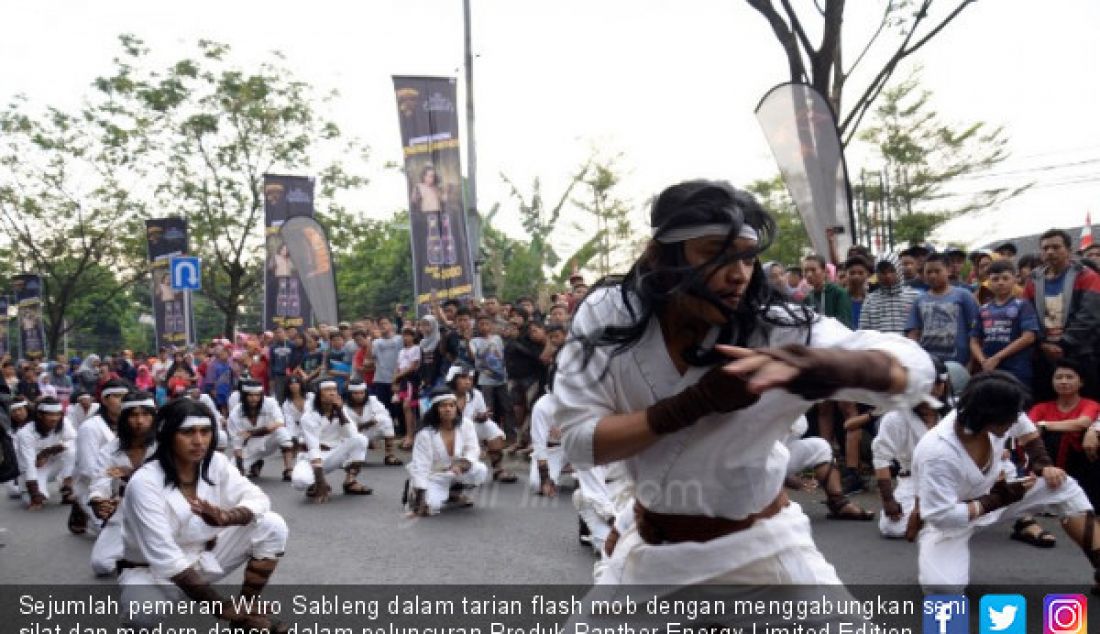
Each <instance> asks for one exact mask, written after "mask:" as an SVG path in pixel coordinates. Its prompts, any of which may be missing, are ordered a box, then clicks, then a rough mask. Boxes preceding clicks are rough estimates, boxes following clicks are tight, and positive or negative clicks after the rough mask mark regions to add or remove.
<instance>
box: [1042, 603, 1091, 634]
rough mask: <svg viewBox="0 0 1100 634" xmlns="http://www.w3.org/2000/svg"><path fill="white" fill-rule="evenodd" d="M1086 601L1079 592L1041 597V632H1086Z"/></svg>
mask: <svg viewBox="0 0 1100 634" xmlns="http://www.w3.org/2000/svg"><path fill="white" fill-rule="evenodd" d="M1088 629H1089V628H1088V603H1087V602H1086V599H1085V597H1084V595H1081V594H1048V595H1046V596H1045V597H1043V634H1086V633H1087V632H1088Z"/></svg>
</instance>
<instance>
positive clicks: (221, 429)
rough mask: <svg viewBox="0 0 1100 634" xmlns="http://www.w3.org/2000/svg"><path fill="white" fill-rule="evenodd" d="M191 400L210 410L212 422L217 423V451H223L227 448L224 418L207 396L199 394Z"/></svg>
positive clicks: (227, 440)
mask: <svg viewBox="0 0 1100 634" xmlns="http://www.w3.org/2000/svg"><path fill="white" fill-rule="evenodd" d="M192 400H195V401H198V402H200V403H202V404H203V405H205V406H206V408H207V409H209V410H210V413H211V414H213V415H214V420H216V421H218V451H225V450H226V449H228V448H229V445H230V443H229V434H228V433H226V431H225V417H224V416H222V413H221V411H219V410H218V406H217V405H216V404H215V403H214V399H212V398H210V395H209V394H206V393H201V394H199V396H198V398H194V397H192Z"/></svg>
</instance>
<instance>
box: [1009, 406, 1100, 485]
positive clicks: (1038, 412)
mask: <svg viewBox="0 0 1100 634" xmlns="http://www.w3.org/2000/svg"><path fill="white" fill-rule="evenodd" d="M1097 415H1100V403H1097V402H1096V401H1094V400H1091V399H1087V398H1082V399H1081V402H1079V403H1077V407H1074V408H1073V409H1071V410H1070V411H1068V412H1063V411H1062V410H1060V409H1058V402H1057V401H1046V402H1044V403H1037V404H1036V405H1035V406H1033V407H1032V408H1031V411H1030V412H1028V413H1027V416H1028V418H1030V419H1031V420H1033V421H1036V422H1038V421H1047V422H1059V421H1064V420H1073V419H1075V418H1081V417H1082V416H1087V417H1088V419H1089V420H1090V421H1092V420H1096V417H1097ZM1084 435H1085V432H1084V430H1082V431H1079V432H1061V439H1060V441H1059V443H1058V452H1057V453H1058V455H1056V456H1054V464H1055V465H1057V466H1058V467H1059V468H1060V469H1065V468H1066V461H1067V459H1068V458H1069V455H1070V452H1074V451H1076V452H1081V451H1084V449H1082V447H1081V438H1082V437H1084Z"/></svg>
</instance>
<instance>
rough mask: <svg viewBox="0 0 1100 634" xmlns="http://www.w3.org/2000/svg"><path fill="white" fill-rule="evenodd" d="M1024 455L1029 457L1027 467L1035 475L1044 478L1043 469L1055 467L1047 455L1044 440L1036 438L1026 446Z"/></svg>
mask: <svg viewBox="0 0 1100 634" xmlns="http://www.w3.org/2000/svg"><path fill="white" fill-rule="evenodd" d="M1024 454H1026V455H1027V466H1028V468H1029V469H1031V472H1032V473H1034V474H1035V475H1037V476H1039V477H1042V475H1043V469H1046V468H1047V467H1052V466H1054V463H1053V462H1052V461H1051V459H1050V454H1048V453H1047V446H1046V444H1045V443H1044V442H1043V439H1042V438H1040V437H1036V438H1033V439H1031V441H1030V442H1028V443H1027V444H1026V445H1024Z"/></svg>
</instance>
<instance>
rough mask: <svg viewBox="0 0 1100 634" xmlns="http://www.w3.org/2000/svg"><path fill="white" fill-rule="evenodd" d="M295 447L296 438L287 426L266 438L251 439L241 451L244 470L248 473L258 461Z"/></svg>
mask: <svg viewBox="0 0 1100 634" xmlns="http://www.w3.org/2000/svg"><path fill="white" fill-rule="evenodd" d="M293 446H294V438H292V437H291V436H290V432H289V431H287V429H286V426H285V425H284V426H282V427H280V428H278V429H276V430H275V431H274V432H273V433H270V434H268V435H266V436H260V437H259V438H249V439H248V440H246V441H245V443H244V447H243V448H242V449H241V456H242V457H243V458H244V469H245V471H248V470H249V469H250V468H251V467H252V465H253V464H254V463H255V462H256V461H257V460H262V459H264V458H266V457H268V456H270V455H272V454H275V453H279V452H281V451H282V450H283V449H290V448H291V447H293Z"/></svg>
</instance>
